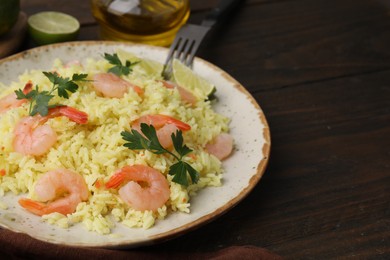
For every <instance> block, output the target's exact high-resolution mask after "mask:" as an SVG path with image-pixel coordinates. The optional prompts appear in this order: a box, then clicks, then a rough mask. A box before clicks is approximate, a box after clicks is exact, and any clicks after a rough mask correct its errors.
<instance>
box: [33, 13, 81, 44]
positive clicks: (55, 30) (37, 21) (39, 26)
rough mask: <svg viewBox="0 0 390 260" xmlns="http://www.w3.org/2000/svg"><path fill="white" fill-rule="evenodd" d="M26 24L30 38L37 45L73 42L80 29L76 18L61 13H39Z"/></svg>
mask: <svg viewBox="0 0 390 260" xmlns="http://www.w3.org/2000/svg"><path fill="white" fill-rule="evenodd" d="M27 23H28V31H29V33H30V36H31V38H32V39H33V40H34V41H35V42H36V43H37V44H39V45H43V44H50V43H56V42H65V41H71V40H74V39H75V38H76V37H77V34H78V32H79V29H80V23H79V21H78V20H77V19H76V18H74V17H73V16H70V15H68V14H64V13H61V12H40V13H37V14H34V15H32V16H30V17H29V18H28V21H27Z"/></svg>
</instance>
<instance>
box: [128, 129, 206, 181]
mask: <svg viewBox="0 0 390 260" xmlns="http://www.w3.org/2000/svg"><path fill="white" fill-rule="evenodd" d="M141 131H142V133H143V134H144V136H143V135H142V134H140V133H139V132H138V131H137V130H134V129H132V130H131V132H129V131H123V132H121V135H122V138H123V139H124V140H125V141H128V142H127V143H125V144H124V146H125V147H127V148H129V149H132V150H143V149H146V150H148V151H150V152H152V153H155V154H164V153H168V154H170V155H172V156H173V157H175V158H176V159H177V161H178V162H177V163H175V164H173V165H171V167H170V168H169V175H173V176H174V177H173V179H172V181H173V182H176V183H179V184H181V185H184V186H188V185H189V183H188V175H189V177H190V179H191V182H192V183H197V182H198V180H199V173H198V172H197V171H196V170H195V169H194V168H193V167H192V166H191V165H190V164H188V163H187V162H184V161H183V157H184V156H186V155H187V154H189V153H190V152H192V150H191V149H190V148H188V147H187V146H186V145H185V144H183V134H182V131H180V130H178V131H176V134H175V133H173V134H172V135H171V138H172V142H173V146H174V148H175V150H176V153H177V154H175V153H173V152H171V151H169V150H167V149H165V148H164V147H162V145H161V144H160V142H159V140H158V138H157V134H156V129H155V128H154V126H152V125H148V124H145V123H141ZM187 173H188V175H187Z"/></svg>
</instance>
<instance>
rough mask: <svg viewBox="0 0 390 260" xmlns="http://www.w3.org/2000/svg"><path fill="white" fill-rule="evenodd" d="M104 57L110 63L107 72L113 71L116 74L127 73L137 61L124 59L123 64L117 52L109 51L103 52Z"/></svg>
mask: <svg viewBox="0 0 390 260" xmlns="http://www.w3.org/2000/svg"><path fill="white" fill-rule="evenodd" d="M104 58H105V59H106V60H107V61H108V62H109V63H110V64H112V65H114V66H113V67H111V68H110V69H109V70H108V72H111V73H114V74H115V75H117V76H121V75H129V74H130V73H131V72H132V71H133V68H132V67H133V66H134V65H135V64H137V63H138V61H136V62H131V61H129V60H126V62H125V64H123V63H122V61H121V60H120V59H119V57H118V54H116V53H114V54H109V53H104Z"/></svg>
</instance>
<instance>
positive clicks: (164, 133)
mask: <svg viewBox="0 0 390 260" xmlns="http://www.w3.org/2000/svg"><path fill="white" fill-rule="evenodd" d="M141 123H145V124H148V125H153V126H154V128H155V129H156V133H157V138H158V140H159V141H160V144H161V145H162V147H164V148H169V147H171V146H172V139H171V135H172V133H176V131H177V130H179V129H180V130H182V131H188V130H190V129H191V126H190V125H188V124H186V123H184V122H182V121H180V120H178V119H175V118H173V117H170V116H166V115H160V114H156V115H145V116H141V117H140V118H138V119H137V120H135V121H133V122H132V123H131V128H133V129H134V130H136V131H138V132H139V133H141V134H142V132H141Z"/></svg>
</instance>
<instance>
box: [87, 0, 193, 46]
mask: <svg viewBox="0 0 390 260" xmlns="http://www.w3.org/2000/svg"><path fill="white" fill-rule="evenodd" d="M91 5H92V14H93V16H94V17H95V19H96V20H97V21H98V23H99V24H100V35H101V38H102V39H104V40H114V41H131V42H137V43H144V44H151V45H159V46H168V45H170V44H171V43H172V41H173V39H174V37H175V35H176V32H177V31H178V30H179V29H180V27H181V26H182V25H183V24H184V23H185V22H186V21H187V19H188V17H189V15H190V4H189V0H91Z"/></svg>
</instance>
